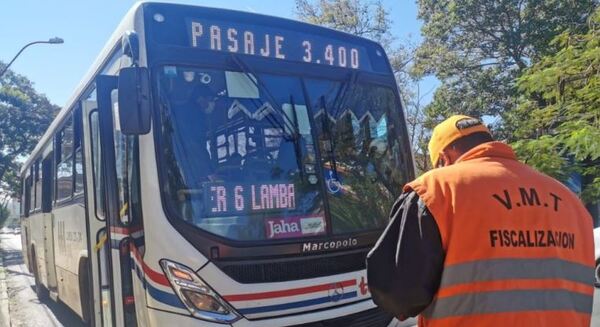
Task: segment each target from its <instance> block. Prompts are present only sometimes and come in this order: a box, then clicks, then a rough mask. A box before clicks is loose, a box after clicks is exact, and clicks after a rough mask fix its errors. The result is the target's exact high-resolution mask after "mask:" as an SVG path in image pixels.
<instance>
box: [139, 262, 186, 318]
mask: <svg viewBox="0 0 600 327" xmlns="http://www.w3.org/2000/svg"><path fill="white" fill-rule="evenodd" d="M131 263H132V266H133V267H134V269H133V270H135V274H136V275H137V277H138V278H139V279H140V281H141V282H142V284H143V286H144V289H146V290H148V293H149V294H150V296H151V297H152V298H154V299H155V300H157V301H159V302H161V303H163V304H166V305H170V306H173V307H176V308H180V309H184V310H187V308H186V307H185V305H183V303H181V300H179V297H177V295H175V294H173V293H169V292H165V291H161V290H159V289H158V288H156V287H154V286H152V284H150V283H148V282H147V281H146V278H145V277H144V276H143V275H142V271H141V270H142V269H141V268H140V267H139V266H138V265H137V264H136V262H135V260H133V258H131Z"/></svg>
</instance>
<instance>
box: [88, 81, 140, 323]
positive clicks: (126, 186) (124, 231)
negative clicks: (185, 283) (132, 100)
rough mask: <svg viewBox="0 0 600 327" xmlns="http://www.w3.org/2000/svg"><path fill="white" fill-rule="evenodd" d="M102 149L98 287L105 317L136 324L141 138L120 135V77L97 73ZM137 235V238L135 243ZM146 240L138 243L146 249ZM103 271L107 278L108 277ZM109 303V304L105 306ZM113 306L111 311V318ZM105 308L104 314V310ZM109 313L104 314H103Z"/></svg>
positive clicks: (107, 319) (100, 148) (99, 128)
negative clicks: (135, 254)
mask: <svg viewBox="0 0 600 327" xmlns="http://www.w3.org/2000/svg"><path fill="white" fill-rule="evenodd" d="M96 86H97V96H98V109H97V112H98V130H99V135H100V138H99V141H100V144H99V145H100V146H99V151H97V152H99V153H100V157H101V165H102V168H101V169H100V171H101V172H102V174H103V176H102V178H101V180H102V181H103V185H102V188H101V190H99V192H102V191H103V194H104V199H103V201H101V202H103V203H104V217H105V219H104V226H102V228H100V229H99V230H98V232H99V234H98V235H99V237H98V240H97V242H96V245H95V248H97V249H98V252H99V254H98V258H99V270H100V272H101V274H100V275H99V277H100V286H101V290H102V292H101V296H102V299H103V302H102V312H103V321H107V322H108V321H110V319H109V318H112V320H113V321H114V323H115V325H116V326H136V325H137V318H136V310H135V307H136V301H135V297H134V290H133V274H132V271H133V270H132V259H131V256H130V248H132V247H134V246H133V244H134V243H140V242H139V241H140V240H143V236H141V235H143V229H142V226H141V212H140V206H139V204H140V200H139V170H138V168H139V164H138V163H139V158H138V139H137V136H133V135H124V134H123V133H121V129H120V124H119V119H118V105H117V103H118V93H117V77H116V76H105V75H101V76H98V77H97V79H96ZM134 239H135V240H136V241H135V242H134ZM142 244H143V241H142V243H140V244H138V245H140V247H141V249H140V250H142V249H143V246H142ZM103 274H105V275H106V276H104V275H103ZM107 302H110V306H109V305H108V304H105V303H107ZM109 308H111V310H112V311H111V312H112V315H111V316H109V315H108V312H109ZM105 312H106V314H105ZM104 316H106V317H104Z"/></svg>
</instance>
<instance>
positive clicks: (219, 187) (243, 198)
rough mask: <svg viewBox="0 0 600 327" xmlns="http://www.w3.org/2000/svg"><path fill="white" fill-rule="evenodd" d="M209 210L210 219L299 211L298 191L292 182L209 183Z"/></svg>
mask: <svg viewBox="0 0 600 327" xmlns="http://www.w3.org/2000/svg"><path fill="white" fill-rule="evenodd" d="M204 189H205V190H208V191H209V196H205V197H204V199H205V208H206V210H207V215H209V216H224V215H239V214H242V213H246V214H248V213H258V212H266V211H281V210H286V209H295V208H296V191H295V189H294V184H290V183H268V184H266V183H265V184H263V183H257V184H241V183H240V184H235V183H207V184H206V185H205V187H204Z"/></svg>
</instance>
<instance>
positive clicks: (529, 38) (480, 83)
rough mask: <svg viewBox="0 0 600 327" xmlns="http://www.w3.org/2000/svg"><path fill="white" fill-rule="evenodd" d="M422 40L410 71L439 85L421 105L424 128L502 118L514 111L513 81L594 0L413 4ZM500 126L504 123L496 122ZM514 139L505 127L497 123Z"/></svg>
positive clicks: (427, 0)
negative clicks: (457, 119)
mask: <svg viewBox="0 0 600 327" xmlns="http://www.w3.org/2000/svg"><path fill="white" fill-rule="evenodd" d="M418 4H419V18H421V19H422V20H423V21H424V26H423V28H422V33H423V36H424V42H423V43H422V44H421V45H420V46H419V48H418V49H417V52H416V64H415V65H414V67H413V72H414V73H415V74H417V75H429V74H433V75H435V76H436V77H437V78H438V79H440V81H441V82H442V85H441V87H440V88H439V89H438V90H436V93H435V96H434V100H433V102H432V103H431V104H430V105H429V106H428V107H427V108H426V115H427V118H428V120H429V121H430V122H429V125H430V126H432V125H434V124H435V123H437V122H439V121H440V120H442V119H444V118H446V117H448V116H450V115H451V114H454V113H465V114H470V115H473V116H476V117H482V116H484V115H490V116H494V117H501V118H504V117H505V115H506V114H507V113H508V112H510V110H511V109H512V108H514V106H515V104H516V100H517V94H518V91H517V89H516V87H515V79H516V78H518V77H519V76H521V75H522V73H523V70H524V69H526V68H527V67H528V66H529V65H530V64H534V63H536V62H538V61H539V60H540V59H541V58H542V57H543V56H545V55H549V54H551V53H553V52H555V51H556V48H557V47H558V44H556V43H551V41H552V40H553V39H554V38H555V37H556V36H557V35H559V34H560V33H562V32H563V31H565V30H567V29H569V30H571V31H574V32H577V31H580V30H581V28H583V27H584V26H585V22H586V19H587V17H588V16H589V14H590V13H591V12H592V11H593V8H594V6H595V5H596V4H597V1H595V0H578V1H570V0H460V1H458V0H419V1H418ZM499 121H500V122H503V120H499ZM495 128H496V132H497V133H499V136H501V137H505V138H510V137H512V129H511V128H510V126H505V127H504V128H503V126H495Z"/></svg>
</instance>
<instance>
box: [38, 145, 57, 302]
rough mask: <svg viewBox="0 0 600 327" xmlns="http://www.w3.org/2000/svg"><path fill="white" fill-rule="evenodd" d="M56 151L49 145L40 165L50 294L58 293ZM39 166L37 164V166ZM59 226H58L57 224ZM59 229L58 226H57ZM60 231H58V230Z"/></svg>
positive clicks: (47, 279) (47, 277) (47, 278)
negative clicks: (55, 222) (55, 228)
mask: <svg viewBox="0 0 600 327" xmlns="http://www.w3.org/2000/svg"><path fill="white" fill-rule="evenodd" d="M53 156H54V152H52V147H51V146H47V147H46V149H45V150H44V154H43V159H42V162H41V164H40V166H39V169H40V170H41V176H43V179H42V203H41V206H42V218H43V221H44V252H45V253H44V257H45V258H46V263H45V265H46V282H47V284H46V285H47V286H48V290H49V291H50V294H51V295H53V296H55V294H57V286H58V283H57V280H56V266H55V249H54V244H55V243H54V235H55V234H54V233H55V231H54V227H55V224H54V214H53V213H52V197H53V195H54V192H52V186H53V185H54V169H53V168H54V166H53V162H54V160H53V159H54V158H53ZM36 167H37V166H36ZM57 227H58V226H57ZM57 229H58V228H57ZM56 232H58V231H56Z"/></svg>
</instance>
